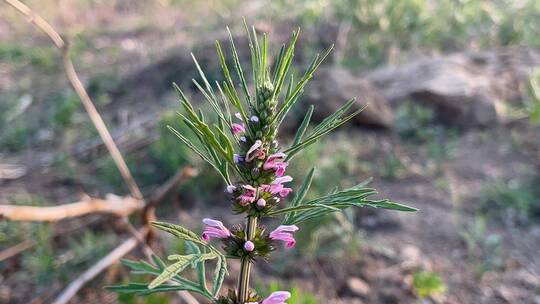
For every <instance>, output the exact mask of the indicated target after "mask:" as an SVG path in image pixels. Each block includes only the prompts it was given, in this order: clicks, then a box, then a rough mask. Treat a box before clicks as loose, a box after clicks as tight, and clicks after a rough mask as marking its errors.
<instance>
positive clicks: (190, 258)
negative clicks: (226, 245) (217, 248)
mask: <svg viewBox="0 0 540 304" xmlns="http://www.w3.org/2000/svg"><path fill="white" fill-rule="evenodd" d="M216 257H217V255H216V254H215V253H203V254H188V255H179V254H174V255H171V256H169V260H176V261H177V262H175V263H174V264H172V265H169V266H167V267H166V268H165V269H164V270H163V272H162V273H161V274H160V275H159V276H157V277H156V278H155V279H154V280H153V281H152V282H151V283H150V285H148V288H149V289H154V288H156V287H158V286H160V285H161V284H163V283H165V282H167V281H169V280H170V279H172V278H174V277H175V276H176V275H177V274H179V273H180V272H182V271H183V270H184V269H185V268H186V267H188V266H190V265H192V266H193V265H197V263H199V262H202V261H205V260H209V259H215V258H216ZM200 287H201V289H204V286H200Z"/></svg>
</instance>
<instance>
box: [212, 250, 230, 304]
mask: <svg viewBox="0 0 540 304" xmlns="http://www.w3.org/2000/svg"><path fill="white" fill-rule="evenodd" d="M226 274H227V260H226V258H225V257H224V256H222V257H218V260H217V264H216V269H215V271H214V280H213V282H212V285H213V286H212V295H213V296H217V295H218V294H219V291H220V290H221V286H222V285H223V280H225V275H226Z"/></svg>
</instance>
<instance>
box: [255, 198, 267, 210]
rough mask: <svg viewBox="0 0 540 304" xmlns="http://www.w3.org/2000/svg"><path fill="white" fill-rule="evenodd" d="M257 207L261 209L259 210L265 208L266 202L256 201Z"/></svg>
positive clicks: (263, 200)
mask: <svg viewBox="0 0 540 304" xmlns="http://www.w3.org/2000/svg"><path fill="white" fill-rule="evenodd" d="M257 206H259V207H261V208H264V207H265V206H266V200H265V199H264V198H260V199H259V200H258V201H257Z"/></svg>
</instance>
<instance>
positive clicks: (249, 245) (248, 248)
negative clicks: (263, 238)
mask: <svg viewBox="0 0 540 304" xmlns="http://www.w3.org/2000/svg"><path fill="white" fill-rule="evenodd" d="M244 249H245V250H246V251H247V252H252V251H253V250H254V249H255V244H253V242H252V241H247V242H245V243H244Z"/></svg>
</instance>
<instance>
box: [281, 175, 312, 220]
mask: <svg viewBox="0 0 540 304" xmlns="http://www.w3.org/2000/svg"><path fill="white" fill-rule="evenodd" d="M314 172H315V168H311V170H309V173H308V175H307V176H306V177H305V178H304V181H303V182H302V186H301V187H300V189H299V190H298V191H297V192H296V194H295V196H294V198H293V199H292V201H291V204H290V206H291V207H296V206H299V205H300V204H301V203H302V201H303V200H304V198H305V197H306V194H307V192H308V190H309V188H310V187H311V182H312V181H313V173H314ZM293 215H294V212H290V213H287V214H286V216H285V219H284V220H283V221H284V222H287V221H288V220H289V219H290V217H291V216H293Z"/></svg>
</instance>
